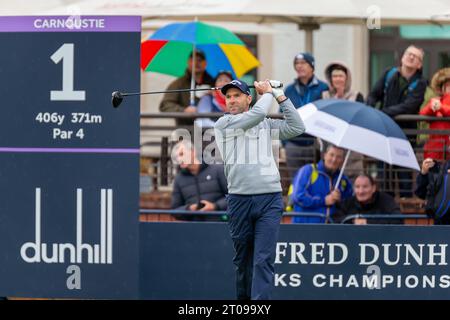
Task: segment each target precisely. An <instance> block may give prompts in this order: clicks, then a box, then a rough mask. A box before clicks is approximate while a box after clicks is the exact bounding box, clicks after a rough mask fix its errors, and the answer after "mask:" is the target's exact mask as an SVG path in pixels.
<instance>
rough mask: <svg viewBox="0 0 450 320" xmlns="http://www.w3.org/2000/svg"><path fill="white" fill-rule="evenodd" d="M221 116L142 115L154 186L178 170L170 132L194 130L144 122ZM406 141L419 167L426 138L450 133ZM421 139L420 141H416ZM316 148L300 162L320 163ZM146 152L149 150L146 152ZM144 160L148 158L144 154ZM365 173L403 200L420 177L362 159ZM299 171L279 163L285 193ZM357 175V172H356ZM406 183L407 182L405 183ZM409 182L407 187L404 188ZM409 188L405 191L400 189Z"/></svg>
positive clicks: (413, 134) (410, 118)
mask: <svg viewBox="0 0 450 320" xmlns="http://www.w3.org/2000/svg"><path fill="white" fill-rule="evenodd" d="M222 115H223V114H222V113H201V114H199V113H197V114H187V113H186V114H185V113H177V112H167V113H143V114H141V119H142V120H143V121H142V124H141V140H142V142H141V150H144V149H145V148H147V147H150V148H153V149H152V150H156V151H154V153H153V154H152V155H150V156H148V157H149V158H153V161H154V162H153V163H152V166H153V167H152V170H151V171H152V172H153V173H152V174H153V177H154V178H155V179H154V183H153V185H155V186H156V188H158V187H160V186H171V185H172V182H173V178H174V176H175V174H176V170H175V167H174V165H173V164H172V163H171V159H170V150H171V147H172V145H173V142H171V141H170V135H171V132H172V131H173V130H175V129H178V128H186V129H188V130H193V125H191V126H186V125H177V124H173V125H161V124H160V123H159V122H158V121H155V123H154V124H152V125H149V124H148V122H147V123H145V120H148V119H174V120H177V119H192V121H194V120H195V119H198V118H211V119H217V118H219V117H221V116H222ZM269 117H271V118H282V117H283V115H282V114H270V115H269ZM395 120H396V121H398V122H414V123H418V122H434V121H449V122H450V117H443V118H438V117H430V116H421V115H400V116H396V117H395ZM404 132H405V134H406V135H407V137H408V138H409V139H410V140H411V141H413V142H414V143H413V146H414V149H415V153H416V157H417V159H418V162H419V164H420V163H421V162H422V160H423V143H424V142H425V141H426V139H428V138H429V137H428V138H427V137H426V135H429V134H435V135H450V129H449V130H434V129H420V128H419V129H405V130H404ZM418 137H420V139H417V138H418ZM416 140H420V141H419V143H416ZM447 143H448V140H445V141H443V148H442V150H437V151H439V152H442V151H444V152H443V155H444V159H445V160H446V157H447V153H446V152H445V151H447V149H448V144H447ZM311 148H314V150H315V151H316V152H314V153H311V154H313V155H312V156H306V157H304V158H301V159H300V158H299V160H301V161H302V162H304V163H311V162H317V161H318V160H319V159H320V153H319V152H318V151H317V150H316V149H317V146H311ZM146 150H147V149H146ZM143 155H144V156H145V155H146V154H145V153H143ZM362 161H363V167H364V171H366V172H368V173H370V174H373V175H374V176H376V180H377V181H378V182H379V187H380V189H379V190H380V191H386V192H390V193H392V194H393V195H395V196H402V195H401V194H400V192H401V191H403V192H409V193H410V194H411V196H412V191H413V189H414V187H415V178H416V175H417V173H416V172H415V171H413V170H410V169H405V168H399V167H395V166H391V165H388V164H384V165H383V166H382V167H381V166H380V165H377V162H378V161H377V160H375V159H372V158H369V157H365V156H364V157H362ZM297 169H298V168H290V167H288V166H287V163H280V173H281V178H282V185H283V190H285V189H287V187H288V186H289V184H290V182H291V177H290V176H289V172H290V171H294V172H295V171H296V170H297ZM356 171H358V172H356ZM402 172H404V173H408V175H409V176H408V177H407V178H404V177H400V176H399V175H398V173H402ZM345 173H346V174H347V175H350V176H354V175H356V174H357V173H359V170H356V169H355V170H353V171H352V168H347V169H346V171H345ZM405 179H406V180H405ZM404 182H406V184H404ZM401 187H403V188H408V190H406V189H401Z"/></svg>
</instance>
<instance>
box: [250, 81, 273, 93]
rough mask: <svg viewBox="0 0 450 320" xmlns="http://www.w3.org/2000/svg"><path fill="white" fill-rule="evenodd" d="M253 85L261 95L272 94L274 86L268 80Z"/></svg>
mask: <svg viewBox="0 0 450 320" xmlns="http://www.w3.org/2000/svg"><path fill="white" fill-rule="evenodd" d="M253 84H254V85H255V90H256V92H258V94H259V95H263V94H264V93H272V86H271V85H270V82H269V80H267V79H266V80H264V81H255V82H254V83H253Z"/></svg>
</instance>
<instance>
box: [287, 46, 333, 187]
mask: <svg viewBox="0 0 450 320" xmlns="http://www.w3.org/2000/svg"><path fill="white" fill-rule="evenodd" d="M294 69H295V72H297V78H296V79H295V80H294V82H292V83H291V84H290V85H288V86H287V87H286V91H285V92H286V97H288V98H289V99H290V100H291V101H292V104H293V105H294V106H295V107H296V108H297V109H298V108H300V107H302V106H304V105H306V104H308V103H310V102H313V101H316V100H319V99H321V98H322V92H324V91H327V90H328V85H327V84H326V83H325V82H323V81H321V80H319V79H318V78H317V77H316V76H315V74H314V69H315V60H314V57H313V56H312V55H311V54H310V53H307V52H303V53H299V54H297V55H296V56H295V57H294ZM283 144H284V148H285V150H286V164H287V167H288V170H289V176H290V177H291V179H293V178H294V176H295V173H296V172H297V170H298V169H299V168H301V167H302V166H304V165H305V164H307V163H309V162H311V161H312V160H313V159H314V151H315V149H314V146H313V144H314V138H313V137H312V136H310V135H307V134H303V135H302V137H301V138H300V137H297V138H294V139H291V140H288V141H284V143H283Z"/></svg>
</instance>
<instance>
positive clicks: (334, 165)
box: [290, 144, 353, 223]
mask: <svg viewBox="0 0 450 320" xmlns="http://www.w3.org/2000/svg"><path fill="white" fill-rule="evenodd" d="M343 162H344V149H341V148H339V147H336V146H334V145H332V144H329V145H328V146H327V148H326V151H325V153H324V155H323V160H320V161H319V163H318V164H317V165H316V164H306V165H305V166H303V167H302V168H300V169H299V170H298V172H297V174H296V176H295V179H294V183H293V192H292V194H291V195H290V197H291V199H290V200H291V202H292V203H293V205H294V211H295V212H316V213H323V214H325V215H326V217H325V218H322V217H293V220H292V222H293V223H328V222H330V217H331V219H332V218H333V214H334V213H335V211H336V204H337V203H338V202H341V201H343V200H345V199H348V198H350V197H351V196H352V195H353V190H352V184H351V182H350V180H349V179H348V178H347V177H346V176H345V175H342V179H341V181H340V183H339V187H338V188H335V185H336V182H337V179H338V177H339V173H340V168H341V166H342V164H343Z"/></svg>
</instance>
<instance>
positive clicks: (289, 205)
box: [285, 163, 347, 212]
mask: <svg viewBox="0 0 450 320" xmlns="http://www.w3.org/2000/svg"><path fill="white" fill-rule="evenodd" d="M310 166H311V167H312V171H311V175H310V176H309V182H308V184H307V185H306V188H308V187H309V186H310V185H312V184H314V183H315V182H316V181H317V179H318V178H319V170H317V164H315V163H311V164H310ZM339 185H340V186H341V187H342V189H344V190H345V188H347V181H346V180H345V179H341V182H340V183H339ZM293 192H294V185H293V184H292V183H291V184H290V185H289V191H288V194H287V196H288V203H287V205H286V208H285V211H286V212H291V211H293V210H294V203H293V201H292V199H291V195H292V193H293Z"/></svg>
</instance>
